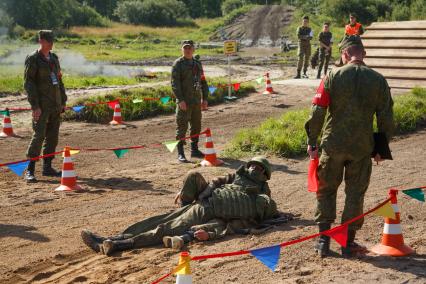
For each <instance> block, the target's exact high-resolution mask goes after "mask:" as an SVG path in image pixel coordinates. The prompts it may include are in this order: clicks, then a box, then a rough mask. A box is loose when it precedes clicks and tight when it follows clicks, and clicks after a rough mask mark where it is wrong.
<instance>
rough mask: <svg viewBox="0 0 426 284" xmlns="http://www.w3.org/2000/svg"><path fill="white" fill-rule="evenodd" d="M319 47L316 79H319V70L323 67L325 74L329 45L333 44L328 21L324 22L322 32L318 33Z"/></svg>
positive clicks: (328, 58)
mask: <svg viewBox="0 0 426 284" xmlns="http://www.w3.org/2000/svg"><path fill="white" fill-rule="evenodd" d="M318 41H319V44H320V47H319V65H318V73H317V79H321V71H322V68H323V67H324V75H326V74H327V70H328V64H329V63H330V58H331V52H332V50H331V47H332V45H333V34H332V33H331V32H330V23H324V25H323V29H322V32H320V33H319V35H318Z"/></svg>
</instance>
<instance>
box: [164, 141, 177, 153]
mask: <svg viewBox="0 0 426 284" xmlns="http://www.w3.org/2000/svg"><path fill="white" fill-rule="evenodd" d="M163 144H164V145H165V146H166V147H167V149H168V150H169V151H170V152H171V153H173V151H174V150H175V148H176V146H177V144H179V140H176V141H166V142H164V143H163Z"/></svg>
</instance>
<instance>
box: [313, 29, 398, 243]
mask: <svg viewBox="0 0 426 284" xmlns="http://www.w3.org/2000/svg"><path fill="white" fill-rule="evenodd" d="M356 44H361V42H360V39H359V37H357V38H353V39H349V40H348V42H346V43H345V44H344V45H343V49H344V48H347V47H348V46H350V45H356ZM361 45H362V44H361ZM392 106H393V101H392V97H391V94H390V88H389V86H388V84H387V82H386V79H385V78H384V77H383V76H382V75H381V74H379V73H377V72H376V71H374V70H372V69H370V68H368V67H367V66H365V64H363V63H362V62H354V63H349V64H347V65H345V66H343V67H341V68H337V69H333V70H332V71H331V72H329V74H328V76H327V77H326V78H325V79H323V82H322V83H321V85H320V87H319V89H318V90H317V95H316V96H315V98H314V100H313V106H312V112H311V116H310V118H309V120H308V121H307V122H306V125H305V127H306V130H307V134H308V144H309V145H312V146H315V145H316V144H317V139H318V136H319V135H320V133H321V130H322V129H323V124H324V119H325V118H326V122H325V126H324V129H323V134H322V141H321V148H322V154H321V157H320V165H319V167H318V177H319V189H318V192H317V210H316V214H315V221H316V222H317V223H318V224H319V225H320V231H321V230H324V228H325V227H328V228H329V224H331V223H333V222H334V220H335V218H336V195H337V189H338V187H339V185H340V183H341V182H342V179H343V177H344V178H345V193H346V200H345V206H344V210H343V215H342V220H341V222H342V223H344V222H346V221H348V220H350V219H352V218H354V217H356V216H358V215H360V214H362V212H363V205H364V194H365V192H366V190H367V187H368V185H369V181H370V175H371V167H372V162H371V153H372V151H373V147H374V140H373V120H374V115H376V118H377V127H378V130H379V132H383V133H385V134H386V136H387V137H388V138H390V137H391V135H392V132H393V129H394V122H393V110H392ZM327 109H328V115H327ZM362 224H363V219H360V220H358V221H356V222H353V223H351V224H350V225H349V232H350V235H351V234H352V235H353V239H354V238H355V232H356V230H358V229H360V228H361V226H362ZM321 225H323V226H322V227H321ZM324 226H325V227H324ZM322 228H323V229H322ZM325 229H327V228H325ZM353 239H352V240H351V241H353ZM348 241H349V239H348Z"/></svg>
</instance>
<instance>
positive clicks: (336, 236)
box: [324, 224, 348, 247]
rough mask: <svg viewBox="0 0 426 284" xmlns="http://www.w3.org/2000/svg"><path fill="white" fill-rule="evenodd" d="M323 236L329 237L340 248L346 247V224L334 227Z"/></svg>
mask: <svg viewBox="0 0 426 284" xmlns="http://www.w3.org/2000/svg"><path fill="white" fill-rule="evenodd" d="M324 235H326V236H329V237H330V238H332V239H333V240H335V241H336V242H337V243H339V244H340V245H341V246H342V247H346V244H347V242H348V224H345V225H341V226H338V227H335V228H333V229H331V230H328V231H326V232H324Z"/></svg>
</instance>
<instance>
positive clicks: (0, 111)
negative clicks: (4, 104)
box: [0, 109, 10, 116]
mask: <svg viewBox="0 0 426 284" xmlns="http://www.w3.org/2000/svg"><path fill="white" fill-rule="evenodd" d="M0 114H2V115H7V116H10V112H9V110H8V109H6V110H0Z"/></svg>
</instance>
